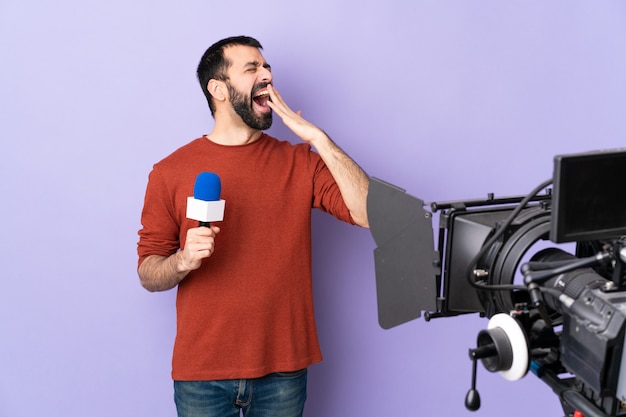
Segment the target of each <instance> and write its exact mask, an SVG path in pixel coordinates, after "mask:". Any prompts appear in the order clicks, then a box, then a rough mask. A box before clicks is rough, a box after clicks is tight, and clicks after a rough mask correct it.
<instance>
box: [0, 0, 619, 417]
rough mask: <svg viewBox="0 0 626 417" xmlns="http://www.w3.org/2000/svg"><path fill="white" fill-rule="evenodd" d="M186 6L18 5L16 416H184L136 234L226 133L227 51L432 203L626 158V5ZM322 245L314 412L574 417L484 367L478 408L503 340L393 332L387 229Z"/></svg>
mask: <svg viewBox="0 0 626 417" xmlns="http://www.w3.org/2000/svg"><path fill="white" fill-rule="evenodd" d="M393 3H397V5H394V4H393ZM168 4H172V5H173V4H174V3H172V2H154V1H132V2H129V1H119V0H113V1H107V2H95V3H94V2H84V1H78V0H60V1H55V2H34V1H28V0H3V1H2V3H1V4H0V39H2V41H0V45H1V46H0V48H1V52H2V54H1V56H2V58H1V59H2V65H1V66H0V75H1V76H0V100H1V101H2V111H1V112H0V129H1V131H2V135H1V138H0V140H1V150H0V158H1V159H2V163H1V164H0V175H1V178H2V181H1V182H0V195H2V205H1V206H0V207H1V209H0V210H2V213H3V214H4V216H3V217H4V223H3V227H2V232H0V236H1V239H2V241H1V247H2V250H1V251H0V271H1V272H0V276H1V279H2V290H0V317H1V318H0V337H1V339H0V371H1V372H2V378H0V415H1V416H10V417H30V416H34V415H45V416H49V417H56V416H59V417H60V416H89V417H98V416H111V415H116V416H129V417H130V416H148V415H149V416H153V417H165V416H172V415H174V414H175V411H174V406H173V401H172V388H171V381H170V375H169V371H170V355H171V348H172V342H173V337H174V331H175V329H174V296H175V292H174V291H170V292H166V293H159V294H150V293H148V292H146V291H145V290H143V289H142V288H141V287H140V285H139V282H138V278H137V276H136V273H135V268H136V241H137V235H136V232H137V230H138V229H139V227H140V225H139V215H140V210H141V207H142V199H143V193H144V189H145V185H146V180H147V175H148V172H149V170H150V169H151V166H152V164H153V163H154V162H156V161H157V160H159V159H161V158H162V157H164V156H165V155H167V154H168V153H169V152H171V151H172V150H174V149H175V148H177V147H178V146H180V145H182V144H184V143H186V142H188V141H189V140H191V139H193V138H195V137H197V136H199V135H201V134H203V133H206V132H208V131H210V130H211V126H212V119H211V118H210V115H209V111H208V109H207V108H206V104H205V100H204V98H203V96H202V94H201V92H200V89H199V87H198V86H197V85H196V80H195V73H194V70H195V66H196V64H197V61H198V60H199V58H200V56H201V54H202V53H203V52H204V50H205V49H206V47H208V45H209V44H211V43H212V42H214V41H215V40H217V39H219V38H222V37H225V36H229V35H235V34H249V35H252V36H255V37H257V38H258V39H259V40H260V41H261V42H262V43H263V45H264V46H265V56H266V58H267V59H268V60H269V62H270V63H271V65H272V68H273V70H274V76H275V83H276V85H277V87H278V88H279V90H280V91H281V93H282V95H283V96H284V97H285V99H286V100H287V102H288V103H289V104H290V105H291V106H292V107H293V108H294V109H302V110H303V112H304V115H305V116H306V117H307V118H308V119H309V120H311V121H313V122H314V123H317V124H318V125H320V126H322V127H323V128H325V129H326V130H327V131H328V133H329V134H330V135H331V136H332V137H333V138H334V139H335V140H336V141H337V142H338V143H339V144H340V145H341V146H342V147H343V148H344V149H345V150H346V151H347V152H348V153H350V154H351V155H352V156H353V157H354V158H355V159H356V160H357V161H358V162H359V163H360V164H361V165H362V166H363V167H364V168H365V169H366V170H367V171H368V173H369V174H371V175H373V176H376V177H379V178H382V179H385V180H387V181H389V182H391V183H394V184H397V185H399V186H401V187H403V188H406V189H407V191H408V192H409V193H410V194H412V195H415V196H418V197H420V198H422V199H424V200H426V201H435V200H451V199H463V198H474V197H482V196H485V195H486V193H488V192H494V193H496V194H497V195H511V194H525V193H527V192H529V191H530V190H531V189H532V188H534V187H535V186H536V185H537V184H539V183H540V182H541V181H543V180H544V179H547V178H548V177H550V176H551V173H552V172H551V171H552V157H553V155H555V154H558V153H570V152H578V151H586V150H592V149H600V148H612V147H619V146H623V145H624V142H623V140H624V138H625V137H626V118H625V117H624V109H626V82H625V81H624V80H625V78H624V74H626V54H625V53H624V51H625V50H626V24H625V19H626V3H624V2H621V1H617V0H615V1H601V2H588V1H572V0H566V1H565V0H563V1H560V0H557V1H551V2H539V1H531V2H521V1H509V2H501V1H421V0H420V1H402V2H401V1H398V2H382V1H380V2H375V1H364V0H359V1H352V2H338V1H335V0H333V1H327V0H317V1H314V2H309V3H308V5H301V3H300V2H288V1H269V2H258V1H248V0H240V1H238V2H227V1H222V2H211V1H200V0H189V1H183V2H176V5H175V6H168ZM279 124H280V123H276V126H275V127H274V128H272V133H274V134H275V135H278V136H280V137H283V138H285V139H290V140H291V139H293V136H292V135H291V134H290V133H289V132H287V131H286V130H285V129H284V128H283V127H282V126H280V125H279ZM313 228H314V239H315V247H314V261H315V270H314V273H315V279H316V283H315V295H316V309H317V315H318V328H319V333H320V338H321V343H322V349H323V352H324V356H325V360H324V362H322V363H321V364H318V365H315V366H313V367H312V368H311V370H310V385H309V401H308V404H307V411H306V415H307V416H328V417H333V416H362V417H379V416H393V415H406V416H443V417H448V416H449V417H458V416H462V415H477V416H485V417H487V416H493V417H500V416H503V415H511V416H522V415H541V416H555V417H556V416H559V415H561V412H560V406H559V404H558V400H557V398H556V396H555V395H554V394H552V392H551V391H550V389H549V388H548V387H547V386H545V385H544V384H543V383H542V382H540V381H539V380H538V379H536V378H535V377H534V376H532V375H530V376H527V377H526V378H524V379H523V380H521V381H516V382H509V381H506V380H504V379H503V378H501V377H500V376H499V375H497V374H490V373H488V372H487V371H485V370H484V369H482V368H480V369H479V376H478V388H479V390H480V392H481V395H482V398H483V404H484V405H483V407H482V408H481V410H480V411H479V412H477V413H470V412H468V411H466V410H465V409H464V406H463V400H464V396H465V393H466V391H467V389H468V388H469V385H470V370H471V363H470V361H469V359H468V357H467V349H468V348H469V347H471V346H473V345H474V343H475V338H476V333H477V332H478V331H479V330H480V329H482V328H484V327H486V325H487V321H486V320H485V319H480V318H478V317H474V316H472V317H462V318H454V319H446V320H438V321H434V322H430V323H426V322H424V321H423V320H418V321H414V322H411V323H408V324H405V325H402V326H400V327H397V328H394V329H392V330H389V331H384V330H382V329H381V328H379V326H378V322H377V316H376V295H375V278H374V264H373V255H372V251H373V249H374V242H373V240H372V238H371V236H370V234H369V232H368V231H367V230H362V229H358V228H353V227H350V226H347V225H344V224H341V223H339V222H338V221H336V220H334V219H332V218H330V217H328V216H325V215H322V214H319V215H317V214H316V216H315V217H314V225H313Z"/></svg>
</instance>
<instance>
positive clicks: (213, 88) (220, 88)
mask: <svg viewBox="0 0 626 417" xmlns="http://www.w3.org/2000/svg"><path fill="white" fill-rule="evenodd" d="M207 90H208V91H209V93H210V94H211V95H212V96H213V98H214V99H215V100H217V101H224V100H226V84H225V83H224V82H223V81H218V80H215V79H210V80H209V83H208V84H207Z"/></svg>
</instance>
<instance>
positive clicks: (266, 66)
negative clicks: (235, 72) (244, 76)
mask: <svg viewBox="0 0 626 417" xmlns="http://www.w3.org/2000/svg"><path fill="white" fill-rule="evenodd" d="M260 66H262V67H263V68H267V69H268V70H271V69H272V66H271V65H270V64H268V63H267V62H264V63H261V62H259V61H250V62H248V63H246V65H244V67H255V68H256V67H260Z"/></svg>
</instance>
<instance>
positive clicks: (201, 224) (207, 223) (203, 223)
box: [198, 221, 211, 227]
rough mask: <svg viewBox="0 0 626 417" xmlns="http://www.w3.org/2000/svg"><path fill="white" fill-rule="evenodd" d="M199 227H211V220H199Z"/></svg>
mask: <svg viewBox="0 0 626 417" xmlns="http://www.w3.org/2000/svg"><path fill="white" fill-rule="evenodd" d="M198 227H211V222H202V221H201V222H198Z"/></svg>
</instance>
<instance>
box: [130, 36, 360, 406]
mask: <svg viewBox="0 0 626 417" xmlns="http://www.w3.org/2000/svg"><path fill="white" fill-rule="evenodd" d="M261 50H262V47H261V44H260V43H259V42H258V41H257V40H256V39H253V38H250V37H247V36H237V37H230V38H226V39H223V40H221V41H219V42H217V43H215V44H213V45H212V46H211V47H209V49H207V51H206V52H205V53H204V55H203V56H202V59H201V60H200V63H199V65H198V70H197V75H198V80H199V82H200V85H201V87H202V90H203V92H204V94H205V96H206V98H207V101H208V104H209V108H210V111H211V114H212V116H213V118H214V119H215V123H214V127H213V130H212V131H211V133H209V134H207V135H204V136H202V137H199V138H197V139H195V140H193V141H191V142H190V143H188V144H186V145H184V146H182V147H180V148H179V149H177V150H176V151H174V152H173V153H172V154H170V155H169V156H167V157H166V158H164V159H163V160H161V161H160V162H158V163H156V164H155V165H154V167H153V169H152V171H151V172H150V175H149V179H148V186H147V189H146V195H145V201H144V208H143V211H142V216H141V220H142V229H141V230H139V242H138V248H137V251H138V255H139V261H138V273H139V277H140V281H141V284H142V285H143V286H144V287H145V288H146V289H147V290H149V291H166V290H169V289H172V288H175V287H176V288H177V298H176V314H177V316H176V323H177V331H176V340H175V343H174V352H173V359H172V378H173V380H174V397H175V402H176V407H177V410H178V415H179V416H181V417H192V416H193V417H200V416H202V417H231V416H233V417H235V416H239V415H240V412H242V413H243V414H244V415H245V416H248V417H270V416H272V417H296V416H301V415H302V410H303V408H304V402H305V399H306V380H307V367H308V366H310V365H311V364H313V363H316V362H319V361H321V359H322V356H321V352H320V348H319V343H318V339H317V332H316V327H315V320H314V314H313V295H312V283H311V278H312V268H311V210H312V209H313V208H317V209H320V210H323V211H325V212H327V213H330V214H331V215H333V216H335V217H336V218H338V219H340V220H342V221H345V222H348V223H351V224H354V225H359V226H362V227H368V220H367V212H366V197H367V190H368V185H369V178H368V176H367V175H366V174H365V172H363V170H362V169H361V168H360V167H359V166H358V165H357V164H356V163H355V162H354V161H353V160H352V159H351V158H350V157H348V156H347V155H346V154H345V153H344V152H343V151H342V150H341V149H340V148H339V147H338V146H337V145H336V144H335V143H334V142H333V141H332V140H331V139H330V138H329V137H328V135H326V133H324V131H322V130H321V129H320V128H319V127H317V126H315V125H313V124H311V123H309V122H308V121H306V120H305V119H303V118H302V116H301V114H300V112H297V113H296V112H294V111H292V110H291V109H290V108H289V107H288V106H287V105H286V104H285V102H284V101H283V99H282V98H281V96H280V94H279V93H278V91H277V90H276V89H274V86H273V77H272V72H271V67H270V65H269V64H268V63H267V62H266V60H265V59H264V57H263V55H262V54H261ZM273 113H275V114H276V115H277V116H278V117H280V119H281V120H282V122H283V123H284V124H285V125H286V126H287V127H288V128H289V129H291V130H292V131H293V132H294V133H295V134H296V135H297V136H298V137H300V138H301V139H302V141H303V142H302V143H298V144H295V145H293V144H291V143H290V142H288V141H280V140H278V139H275V138H273V137H271V136H269V135H267V134H266V133H264V132H263V131H264V130H266V129H268V128H269V127H270V126H271V124H272V114H273ZM312 148H314V149H315V151H316V152H314V151H313V149H312ZM206 171H209V172H213V173H216V174H217V175H218V176H219V177H220V180H221V187H222V193H221V198H222V199H224V200H225V201H226V208H225V213H224V221H222V222H219V223H217V224H216V223H215V222H211V224H210V226H209V227H198V222H197V221H194V220H191V219H188V218H186V204H187V197H188V196H190V195H193V186H194V181H195V178H196V176H197V175H198V174H199V173H200V172H206Z"/></svg>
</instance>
